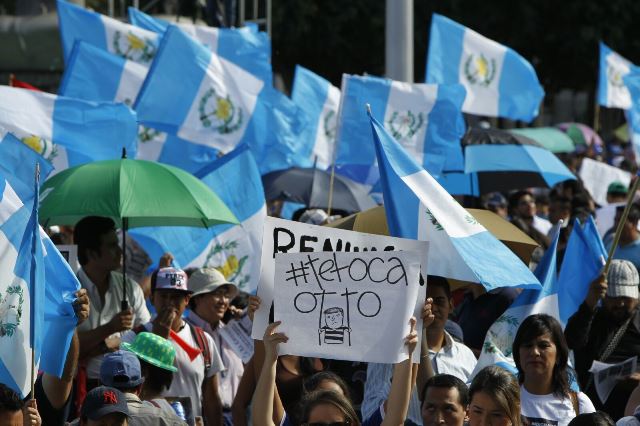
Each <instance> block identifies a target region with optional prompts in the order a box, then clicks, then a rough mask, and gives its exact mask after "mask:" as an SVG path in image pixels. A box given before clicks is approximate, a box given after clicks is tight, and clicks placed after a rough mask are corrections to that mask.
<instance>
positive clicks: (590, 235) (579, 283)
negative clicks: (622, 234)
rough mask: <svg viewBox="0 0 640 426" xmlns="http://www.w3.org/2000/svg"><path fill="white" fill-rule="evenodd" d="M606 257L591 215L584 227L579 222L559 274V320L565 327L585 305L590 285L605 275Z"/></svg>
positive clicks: (571, 237)
mask: <svg viewBox="0 0 640 426" xmlns="http://www.w3.org/2000/svg"><path fill="white" fill-rule="evenodd" d="M607 256H608V254H607V251H606V250H605V248H604V244H603V243H602V239H601V238H600V234H598V230H597V228H596V224H595V223H594V222H593V218H592V217H591V216H589V219H588V220H587V221H586V223H585V224H584V225H582V224H581V223H580V221H578V220H577V219H576V220H575V221H574V224H573V229H572V230H571V235H569V241H568V242H567V247H566V249H565V251H564V258H563V259H562V266H560V273H559V274H558V297H559V299H560V318H558V319H559V320H560V322H561V323H562V324H565V325H566V324H567V322H568V321H569V318H571V315H573V314H574V313H576V312H577V311H578V308H579V307H580V305H581V304H582V302H584V299H585V297H587V293H588V291H589V285H590V284H591V282H592V281H593V280H594V279H596V278H597V277H598V276H599V275H600V273H601V272H602V268H603V267H604V264H605V262H606V259H607Z"/></svg>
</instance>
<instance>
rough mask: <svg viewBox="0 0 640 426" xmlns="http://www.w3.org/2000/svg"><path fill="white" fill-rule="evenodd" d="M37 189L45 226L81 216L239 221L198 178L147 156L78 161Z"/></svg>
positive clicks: (155, 221)
mask: <svg viewBox="0 0 640 426" xmlns="http://www.w3.org/2000/svg"><path fill="white" fill-rule="evenodd" d="M40 194H41V195H40V201H41V204H40V223H42V224H43V225H44V226H50V225H73V224H75V223H76V222H78V221H79V220H80V219H82V218H83V217H85V216H105V217H109V218H111V219H113V221H114V222H116V224H117V225H118V226H119V227H123V225H126V227H127V228H135V227H140V226H196V227H209V226H212V225H218V224H221V223H234V224H235V223H238V219H237V218H236V217H235V216H234V214H233V213H232V212H231V211H230V210H229V209H228V208H227V206H226V205H225V204H224V203H223V202H222V201H221V200H220V198H218V196H217V195H216V194H214V193H213V192H212V191H211V189H209V187H208V186H207V185H206V184H204V183H203V182H202V181H200V180H199V179H197V178H196V177H194V176H193V175H191V174H189V173H187V172H185V171H184V170H181V169H178V168H176V167H172V166H168V165H165V164H161V163H155V162H151V161H144V160H130V159H126V158H124V159H120V160H107V161H97V162H94V163H88V164H83V165H81V166H77V167H73V168H70V169H67V170H64V171H62V172H60V173H58V174H57V175H54V176H53V177H51V178H50V179H49V180H47V181H46V182H45V183H44V184H43V185H42V189H41V190H40ZM123 219H125V220H126V223H124V222H125V221H123Z"/></svg>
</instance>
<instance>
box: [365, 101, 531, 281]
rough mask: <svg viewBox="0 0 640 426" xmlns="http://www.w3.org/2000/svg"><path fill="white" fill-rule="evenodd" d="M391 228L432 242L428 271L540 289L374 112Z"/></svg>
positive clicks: (374, 124)
mask: <svg viewBox="0 0 640 426" xmlns="http://www.w3.org/2000/svg"><path fill="white" fill-rule="evenodd" d="M370 120H371V127H372V130H373V139H374V145H375V149H376V154H377V158H378V164H379V168H380V182H381V184H382V190H383V194H384V207H385V212H386V214H387V222H388V224H389V231H390V233H391V235H393V236H395V237H402V238H410V239H417V240H423V241H429V242H430V247H431V248H432V249H431V250H429V264H428V269H429V270H428V273H429V274H431V275H439V276H442V277H445V278H452V279H457V280H462V281H468V282H476V283H480V284H482V285H483V286H484V287H485V288H486V289H487V290H488V291H489V290H493V289H494V288H498V287H505V286H509V287H522V288H538V289H539V288H540V283H539V282H538V279H537V278H536V277H535V276H534V275H533V273H532V272H531V271H530V270H529V269H528V268H527V266H526V265H525V264H524V263H522V261H521V260H520V259H518V258H517V257H516V255H515V254H513V253H512V252H511V251H510V250H509V249H508V248H507V247H506V246H505V245H504V244H502V243H501V242H500V241H498V240H497V239H496V238H495V237H494V236H493V235H492V234H491V233H489V231H487V230H486V229H485V228H484V226H482V225H481V224H480V223H478V221H477V220H476V219H475V218H474V217H473V216H471V215H470V214H469V213H468V212H467V211H466V210H465V209H464V208H462V206H461V205H460V204H458V202H457V201H456V200H454V199H453V197H452V196H451V195H449V194H448V193H447V192H446V191H445V190H444V189H443V188H442V187H441V186H440V185H439V184H438V183H437V182H436V181H435V179H434V178H433V177H431V175H430V174H429V173H427V171H426V170H424V169H423V168H422V167H420V166H419V165H418V164H417V163H416V162H415V160H414V159H413V158H412V157H411V155H409V153H407V152H406V150H405V149H404V148H403V147H402V145H401V144H400V143H399V142H396V141H395V140H394V139H393V137H392V136H391V135H390V134H389V132H388V131H387V130H386V129H385V128H384V127H383V126H382V125H381V124H380V123H379V122H378V121H377V120H376V119H375V118H373V116H372V115H371V114H370Z"/></svg>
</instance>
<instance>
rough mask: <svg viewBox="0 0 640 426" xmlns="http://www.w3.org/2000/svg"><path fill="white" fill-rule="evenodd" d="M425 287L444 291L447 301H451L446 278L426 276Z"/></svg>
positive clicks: (449, 288)
mask: <svg viewBox="0 0 640 426" xmlns="http://www.w3.org/2000/svg"><path fill="white" fill-rule="evenodd" d="M427 287H438V288H441V289H442V290H444V293H445V294H446V295H447V299H451V287H450V286H449V281H447V279H446V278H444V277H440V276H438V275H427Z"/></svg>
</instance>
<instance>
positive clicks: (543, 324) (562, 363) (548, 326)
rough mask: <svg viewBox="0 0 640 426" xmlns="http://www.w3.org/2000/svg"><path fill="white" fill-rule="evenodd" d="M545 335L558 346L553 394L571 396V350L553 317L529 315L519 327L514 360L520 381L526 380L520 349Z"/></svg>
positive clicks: (513, 350)
mask: <svg viewBox="0 0 640 426" xmlns="http://www.w3.org/2000/svg"><path fill="white" fill-rule="evenodd" d="M544 334H549V335H550V336H551V340H552V341H553V344H554V345H555V346H556V363H555V365H554V366H553V375H552V376H551V378H552V387H553V393H554V394H555V395H556V396H559V397H565V396H569V392H570V387H569V371H568V366H567V362H568V360H569V348H568V347H567V341H566V340H565V338H564V333H562V327H561V326H560V323H559V322H558V320H556V319H555V318H554V317H552V316H551V315H547V314H535V315H529V316H528V317H527V318H525V320H524V321H522V324H520V327H518V331H517V332H516V337H515V338H514V340H513V347H512V353H513V360H514V361H515V363H516V368H517V369H518V380H519V381H520V383H523V382H524V379H525V377H524V370H523V369H522V366H521V365H520V347H521V346H522V345H524V344H526V343H529V342H531V341H532V340H534V339H536V338H537V337H540V336H542V335H544Z"/></svg>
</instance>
